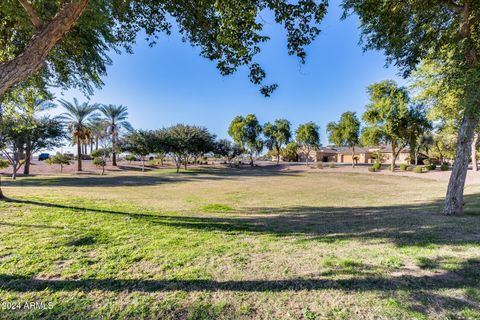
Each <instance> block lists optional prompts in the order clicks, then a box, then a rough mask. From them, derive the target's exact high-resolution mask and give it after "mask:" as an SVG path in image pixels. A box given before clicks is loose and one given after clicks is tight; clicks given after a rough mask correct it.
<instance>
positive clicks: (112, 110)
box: [99, 104, 133, 166]
mask: <svg viewBox="0 0 480 320" xmlns="http://www.w3.org/2000/svg"><path fill="white" fill-rule="evenodd" d="M127 109H128V108H127V107H126V106H122V105H119V106H116V105H113V104H109V105H102V106H100V107H99V110H100V112H101V113H103V115H104V118H103V122H104V123H105V129H106V132H107V133H108V134H109V135H110V136H111V138H112V165H114V166H116V165H117V153H116V152H117V141H118V136H119V132H120V130H121V129H126V130H128V131H132V130H133V128H132V125H131V124H130V123H129V122H128V121H127V118H128V112H127Z"/></svg>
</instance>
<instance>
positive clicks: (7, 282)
mask: <svg viewBox="0 0 480 320" xmlns="http://www.w3.org/2000/svg"><path fill="white" fill-rule="evenodd" d="M479 278H480V260H478V259H472V260H467V261H464V262H463V263H462V264H461V265H460V266H459V267H458V268H457V269H455V270H451V271H448V272H445V273H441V274H434V275H431V276H410V275H402V276H396V277H388V278H387V277H359V278H349V279H339V280H329V279H318V278H314V279H304V278H297V279H286V280H240V281H214V280H143V279H82V280H49V279H36V278H29V277H25V276H18V275H6V274H2V275H0V288H1V289H3V290H12V291H18V292H28V291H43V290H46V289H48V290H49V291H74V290H82V291H93V290H105V291H125V290H128V291H141V292H156V291H177V290H181V291H188V292H194V291H245V292H279V291H300V290H325V289H338V290H357V291H376V290H380V291H387V290H408V291H417V290H436V289H456V288H465V287H471V286H477V285H478V279H479Z"/></svg>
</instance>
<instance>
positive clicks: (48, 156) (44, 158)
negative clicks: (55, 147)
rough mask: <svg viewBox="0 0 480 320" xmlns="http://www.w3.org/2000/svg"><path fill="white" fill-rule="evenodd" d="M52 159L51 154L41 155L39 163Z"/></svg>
mask: <svg viewBox="0 0 480 320" xmlns="http://www.w3.org/2000/svg"><path fill="white" fill-rule="evenodd" d="M49 158H50V153H40V155H39V156H38V161H44V160H47V159H49Z"/></svg>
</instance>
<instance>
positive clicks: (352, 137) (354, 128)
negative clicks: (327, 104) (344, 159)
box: [327, 112, 360, 168]
mask: <svg viewBox="0 0 480 320" xmlns="http://www.w3.org/2000/svg"><path fill="white" fill-rule="evenodd" d="M327 133H328V135H329V136H328V139H329V141H330V142H333V143H335V144H336V145H337V146H343V147H349V148H351V149H352V167H353V168H355V161H354V159H355V146H357V145H358V144H359V143H360V120H358V118H357V115H356V114H355V112H345V113H343V114H342V115H341V116H340V121H339V122H338V123H335V122H330V123H329V124H327Z"/></svg>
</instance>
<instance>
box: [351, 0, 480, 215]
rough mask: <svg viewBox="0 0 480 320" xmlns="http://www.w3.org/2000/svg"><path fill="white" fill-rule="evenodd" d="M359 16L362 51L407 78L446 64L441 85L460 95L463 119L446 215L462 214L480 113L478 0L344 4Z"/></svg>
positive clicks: (376, 0) (357, 1) (355, 1)
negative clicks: (377, 53)
mask: <svg viewBox="0 0 480 320" xmlns="http://www.w3.org/2000/svg"><path fill="white" fill-rule="evenodd" d="M343 6H344V9H345V14H344V17H346V16H347V15H348V14H350V13H352V12H355V13H357V14H358V16H359V17H360V26H361V29H362V38H363V43H364V44H365V48H366V49H378V50H383V51H384V52H385V54H386V55H387V61H388V62H395V64H396V65H397V66H398V67H400V68H401V70H402V71H403V73H404V76H408V75H409V74H410V73H411V71H412V70H414V69H415V68H416V67H417V66H418V64H419V62H421V61H422V60H423V61H436V62H439V63H441V64H443V65H444V68H443V70H444V72H442V73H443V74H442V76H443V77H442V78H443V80H444V81H442V82H443V83H448V85H449V87H450V88H452V89H453V90H454V91H455V92H457V93H458V96H457V97H458V99H459V101H460V102H461V109H462V120H461V123H460V126H459V130H458V138H457V139H458V140H457V146H456V158H455V163H454V166H453V169H452V174H451V175H450V181H449V184H448V189H447V194H446V197H445V205H444V210H443V211H444V213H445V214H446V215H454V214H462V213H463V205H464V201H463V192H464V186H465V179H466V175H467V169H468V162H469V159H470V153H471V144H472V138H473V133H474V131H475V129H476V128H477V127H478V123H479V115H480V91H479V90H478V88H479V87H480V77H479V76H478V75H479V73H480V62H479V60H480V59H479V53H480V33H478V32H477V30H479V29H480V6H479V5H478V1H477V0H462V1H456V0H427V1H425V0H406V1H390V0H369V1H364V0H344V1H343Z"/></svg>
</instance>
